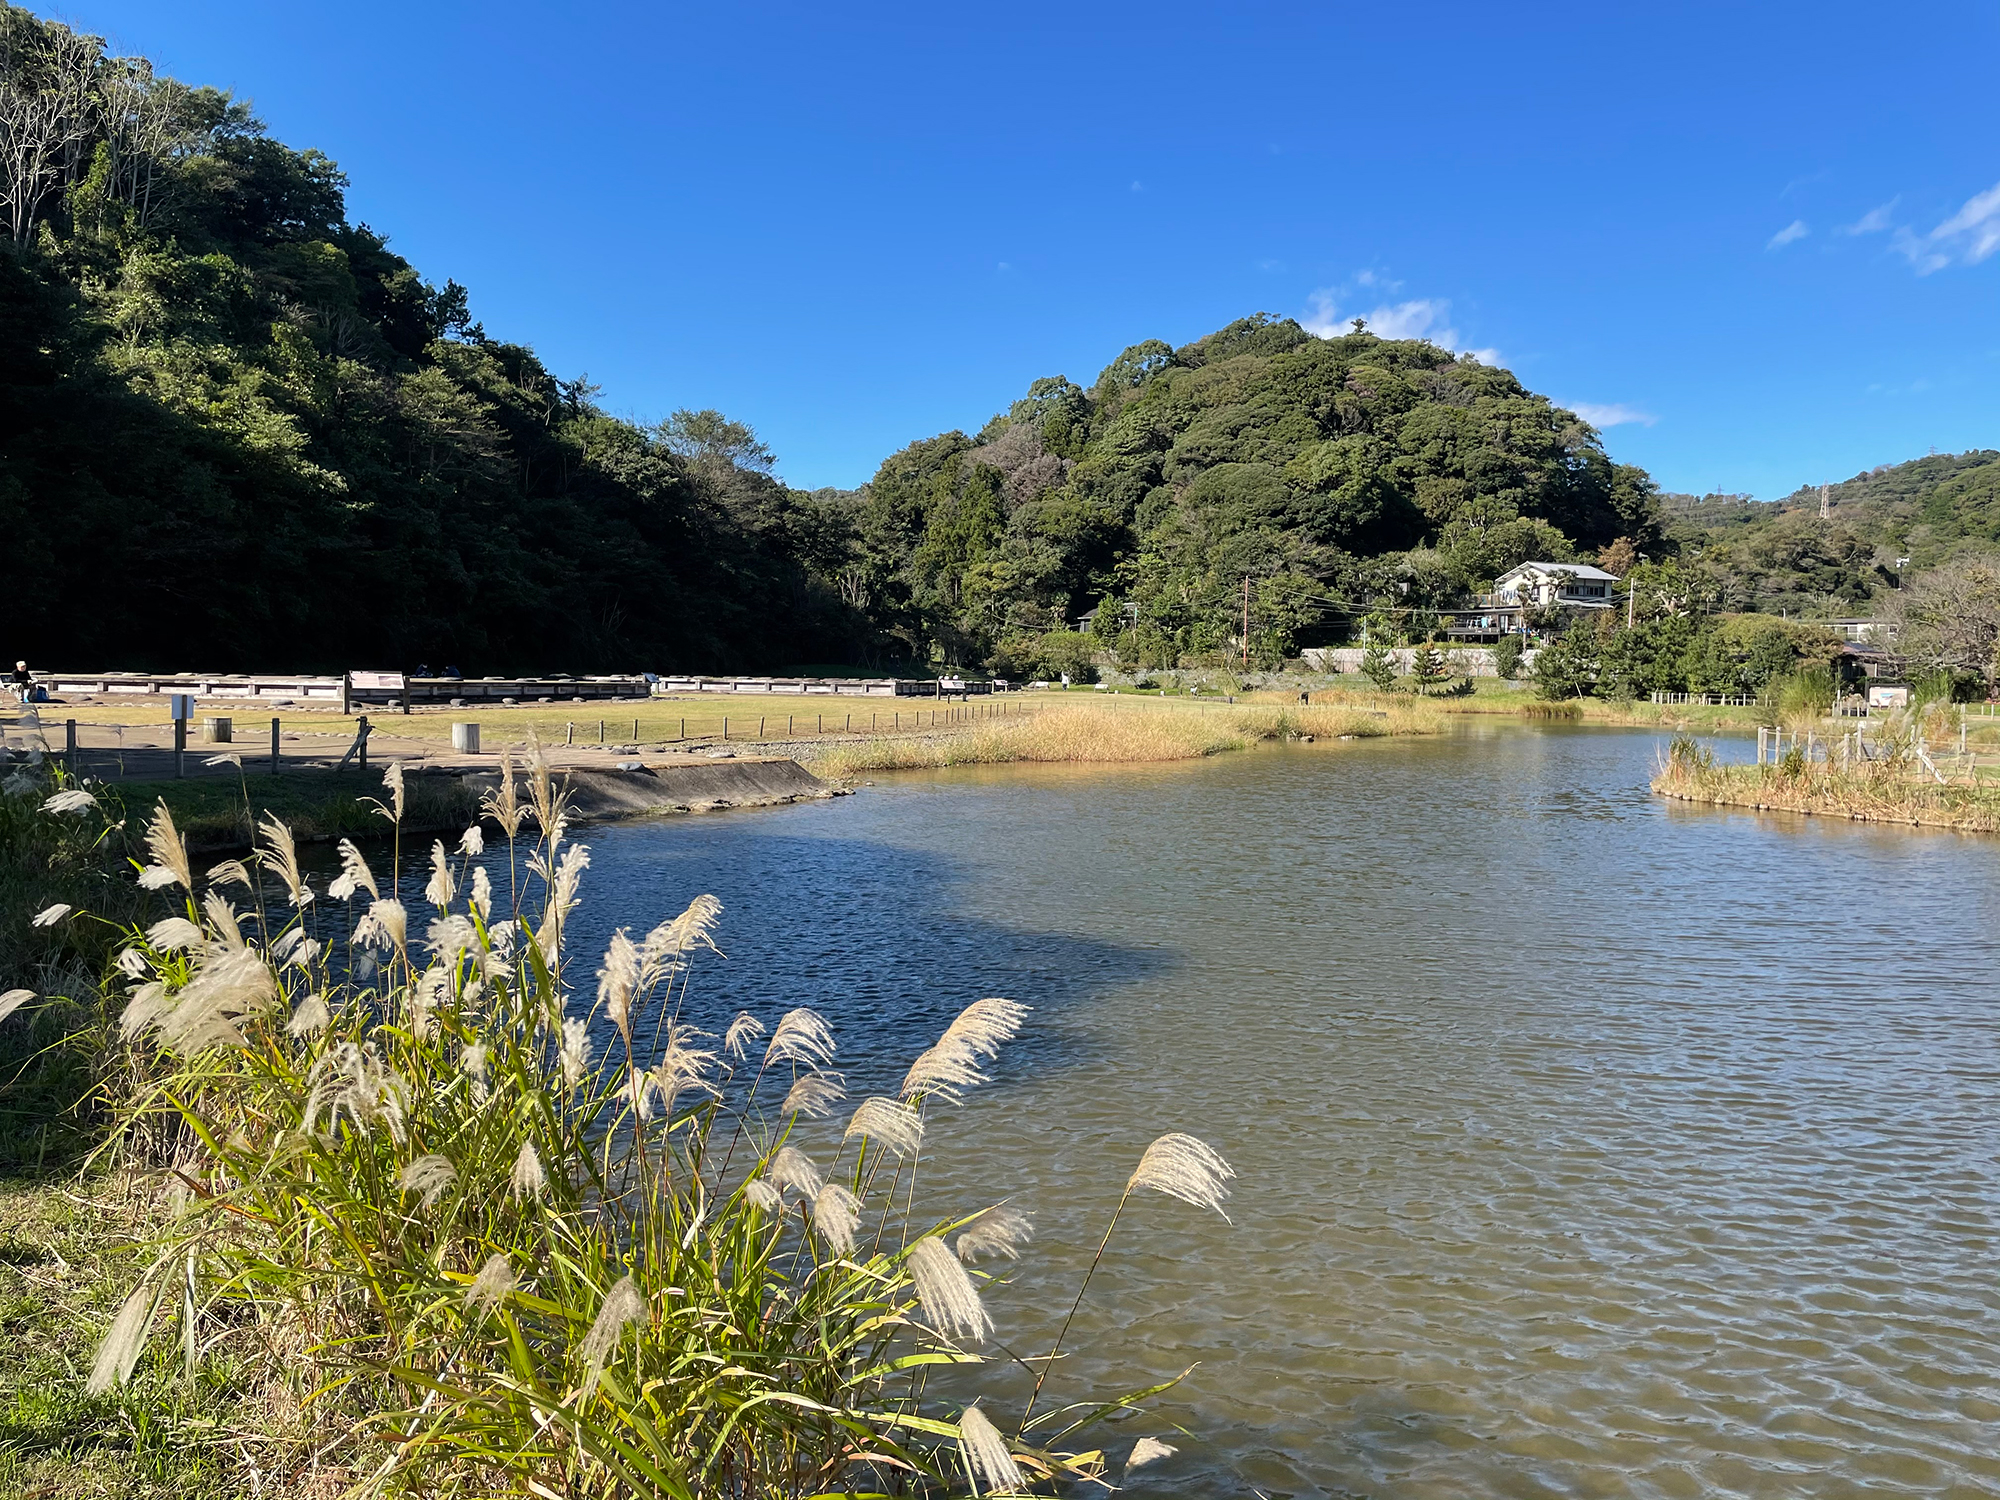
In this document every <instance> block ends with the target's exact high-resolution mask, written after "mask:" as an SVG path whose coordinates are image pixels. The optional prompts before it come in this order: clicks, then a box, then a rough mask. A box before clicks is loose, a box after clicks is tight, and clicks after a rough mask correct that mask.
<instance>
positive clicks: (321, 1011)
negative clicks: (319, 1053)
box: [285, 991, 333, 1037]
mask: <svg viewBox="0 0 2000 1500" xmlns="http://www.w3.org/2000/svg"><path fill="white" fill-rule="evenodd" d="M332 1019H333V1017H332V1016H331V1015H330V1014H329V1013H328V1012H327V1008H326V996H324V995H322V994H320V993H319V992H318V991H314V992H313V993H312V994H310V995H307V996H306V997H305V999H303V1000H301V1001H300V1002H299V1003H298V1004H297V1005H296V1006H295V1007H294V1008H293V1010H292V1018H291V1019H290V1020H289V1021H287V1022H285V1035H286V1036H290V1037H302V1036H317V1035H318V1034H319V1033H320V1032H322V1031H324V1030H326V1027H327V1022H329V1021H331V1020H332Z"/></svg>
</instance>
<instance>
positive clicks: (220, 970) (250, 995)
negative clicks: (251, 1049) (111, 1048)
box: [123, 948, 278, 1055]
mask: <svg viewBox="0 0 2000 1500" xmlns="http://www.w3.org/2000/svg"><path fill="white" fill-rule="evenodd" d="M153 988H154V986H152V985H146V986H143V987H142V988H141V990H140V995H144V994H145V993H146V991H149V990H152V989H153ZM140 995H135V996H134V997H133V1004H131V1005H128V1006H127V1007H126V1011H125V1018H124V1023H123V1024H125V1025H126V1026H127V1027H128V1030H127V1032H126V1034H127V1035H128V1036H130V1035H134V1034H136V1030H137V1029H139V1028H142V1027H143V1026H145V1025H147V1024H150V1025H151V1026H152V1028H153V1029H154V1031H155V1032H157V1033H158V1035H159V1038H160V1041H161V1043H162V1044H163V1045H165V1046H167V1047H169V1048H171V1049H172V1050H173V1051H176V1052H179V1053H182V1054H183V1055H192V1054H194V1053H196V1052H202V1051H205V1050H206V1049H208V1048H210V1047H241V1046H244V1045H245V1044H246V1043H247V1041H248V1039H247V1038H246V1037H245V1036H244V1034H243V1022H245V1021H247V1020H249V1019H250V1018H252V1017H253V1016H256V1015H259V1014H261V1013H262V1012H263V1011H265V1010H266V1009H268V1008H269V1007H270V1005H271V1003H272V1002H273V1001H275V1000H276V999H277V998H278V981H277V977H276V976H275V975H274V974H272V972H271V969H270V966H269V965H268V964H266V963H265V962H264V957H263V955H262V954H260V953H257V952H255V951H254V950H252V949H248V948H243V949H238V950H236V951H234V952H230V953H225V954H224V955H223V956H221V957H220V958H215V959H211V960H209V961H208V962H207V963H205V964H203V965H202V966H201V968H200V969H199V970H198V971H196V973H195V976H194V978H193V979H191V980H189V981H188V982H187V983H186V984H185V985H183V986H182V987H181V991H180V993H179V994H178V995H175V996H174V997H173V999H172V1002H171V1003H166V1002H165V998H164V996H163V995H162V996H159V997H156V998H155V1000H154V1003H153V1004H152V1005H151V1006H149V1007H146V1008H144V1009H141V1010H140V1012H139V1016H140V1019H139V1022H138V1023H137V1025H136V1026H135V1025H134V1023H133V1021H132V1016H133V1009H134V1005H136V1004H137V1002H138V1000H139V998H140Z"/></svg>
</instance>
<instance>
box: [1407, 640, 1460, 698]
mask: <svg viewBox="0 0 2000 1500" xmlns="http://www.w3.org/2000/svg"><path fill="white" fill-rule="evenodd" d="M1450 676H1451V669H1450V668H1449V667H1448V666H1446V665H1445V660H1444V653H1443V652H1442V651H1440V650H1438V648H1437V642H1436V641H1425V642H1424V643H1423V645H1421V646H1419V647H1417V649H1416V650H1415V651H1413V652H1411V653H1410V677H1411V678H1412V680H1413V681H1414V682H1415V684H1416V689H1417V691H1418V692H1419V693H1423V694H1429V693H1431V692H1433V691H1434V690H1436V689H1437V688H1439V687H1442V686H1443V685H1444V683H1445V680H1446V679H1447V678H1449V677H1450Z"/></svg>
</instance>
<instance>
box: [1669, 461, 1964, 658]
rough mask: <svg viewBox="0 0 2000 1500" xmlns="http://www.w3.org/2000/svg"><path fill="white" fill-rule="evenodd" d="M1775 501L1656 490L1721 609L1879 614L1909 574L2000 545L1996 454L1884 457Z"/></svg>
mask: <svg viewBox="0 0 2000 1500" xmlns="http://www.w3.org/2000/svg"><path fill="white" fill-rule="evenodd" d="M1826 488H1827V500H1828V502H1829V505H1828V514H1827V515H1826V516H1825V517H1824V518H1822V517H1821V515H1820V487H1819V486H1818V485H1816V484H1808V485H1801V486H1800V487H1799V488H1798V489H1797V490H1796V491H1794V492H1793V493H1792V494H1790V495H1787V496H1786V497H1785V498H1784V499H1782V500H1771V501H1752V500H1750V499H1749V498H1748V497H1747V496H1738V495H1704V496H1699V497H1697V496H1694V495H1667V496H1663V497H1662V499H1663V502H1664V510H1665V514H1666V531H1667V538H1668V541H1669V542H1670V543H1671V544H1672V545H1673V546H1674V547H1675V548H1677V549H1678V550H1679V552H1680V553H1681V556H1682V558H1683V560H1684V561H1685V562H1686V563H1687V564H1688V566H1689V567H1691V568H1692V570H1693V571H1694V572H1695V573H1696V574H1697V575H1698V576H1700V577H1702V578H1704V579H1706V580H1707V583H1708V590H1707V592H1708V597H1709V598H1710V599H1711V601H1712V602H1713V603H1714V604H1715V606H1716V607H1718V608H1721V609H1726V610H1746V609H1755V610H1760V611H1762V612H1764V613H1767V614H1778V613H1780V612H1783V613H1786V614H1791V615H1803V616H1806V617H1808V618H1826V617H1829V616H1838V615H1847V614H1865V613H1875V612H1877V611H1878V610H1879V608H1880V606H1881V601H1882V596H1883V594H1884V592H1885V591H1887V590H1890V589H1892V588H1893V587H1894V585H1895V584H1896V582H1897V581H1898V580H1900V579H1901V578H1903V577H1905V576H1907V575H1914V574H1918V573H1923V572H1926V571H1928V570H1930V569H1932V568H1935V567H1937V566H1939V565H1940V564H1943V563H1946V562H1949V561H1951V560H1952V559H1953V558H1956V557H1960V556H1963V555H1965V554H1969V553H1982V552H1983V553H1988V554H1990V553H1993V552H1994V551H1996V550H2000V452H1994V451H1993V450H1991V449H1975V450H1973V451H1971V452H1967V453H1956V454H1947V453H1934V454H1931V455H1929V456H1927V457H1924V458H1918V459H1912V460H1910V461H1909V462H1907V463H1900V464H1883V465H1880V466H1879V467H1877V468H1874V469H1871V470H1869V471H1868V472H1867V473H1865V474H1857V475H1855V476H1854V477H1853V478H1852V479H1847V480H1843V481H1841V482H1839V483H1837V484H1829V485H1828V486H1827V487H1826Z"/></svg>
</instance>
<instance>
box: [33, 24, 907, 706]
mask: <svg viewBox="0 0 2000 1500" xmlns="http://www.w3.org/2000/svg"><path fill="white" fill-rule="evenodd" d="M65 91H67V92H65ZM51 97H55V98H57V99H58V100H59V101H60V100H63V99H67V100H68V101H69V103H67V104H66V105H64V106H63V108H62V109H57V110H55V111H54V112H53V113H51V111H50V110H48V109H42V110H40V112H36V111H35V110H27V111H26V112H25V114H23V112H22V111H21V110H17V109H15V106H17V105H22V104H24V102H25V103H26V104H46V103H47V102H48V100H49V99H50V98H51ZM0 109H7V110H13V111H14V114H12V115H10V116H9V118H16V117H22V118H28V119H30V121H31V123H32V122H35V121H39V122H40V124H39V125H38V126H37V128H42V129H44V131H45V134H46V135H47V136H48V140H47V141H46V142H44V145H45V146H46V149H43V150H41V151H40V152H39V154H36V153H29V154H27V155H25V156H24V155H22V153H20V152H12V153H10V154H8V156H7V157H6V160H5V161H4V162H0V189H4V192H5V198H6V204H7V206H8V207H9V209H10V210H11V211H14V218H13V219H12V220H11V221H10V222H11V228H12V231H13V232H12V235H11V239H10V240H0V244H7V245H9V246H10V249H11V253H4V254H0V535H4V536H5V538H6V545H7V550H8V555H9V560H10V562H11V564H12V567H11V569H10V573H11V580H10V581H11V585H12V587H11V590H10V599H9V610H8V617H9V624H10V625H11V627H12V629H11V630H10V631H9V644H10V649H11V650H12V651H13V652H14V653H16V654H26V655H29V656H31V657H33V658H35V659H37V660H39V661H41V662H43V663H72V662H74V663H84V662H89V663H93V664H95V663H103V664H109V665H118V666H131V667H154V668H162V669H172V670H178V669H206V670H214V669H226V668H240V669H256V668H278V669H282V668H293V669H295V668H298V667H302V666H308V665H313V666H322V667H340V666H348V665H358V664H369V663H373V664H383V665H389V664H398V663H400V664H405V665H413V664H415V663H417V662H419V661H426V662H429V663H431V664H433V665H435V666H442V665H444V664H445V663H447V662H449V663H452V664H456V665H461V666H462V667H463V668H464V669H465V670H467V671H477V670H494V671H517V670H533V669H540V670H567V671H591V670H606V669H624V670H631V669H634V668H637V667H640V666H656V667H661V668H666V667H673V666H688V667H709V668H722V667H734V668H738V669H750V668H754V667H756V666H759V665H764V666H768V665H769V664H771V663H772V662H774V661H786V660H798V659H800V658H802V657H806V656H813V655H824V653H827V652H828V651H834V652H840V651H844V650H846V649H847V648H848V646H849V645H850V644H851V643H855V642H864V641H866V640H867V639H868V638H869V636H870V629H869V626H868V622H867V620H866V619H865V617H864V616H863V615H862V613H861V612H860V611H859V610H858V609H856V608H855V607H853V606H852V605H850V604H848V603H846V602H844V601H843V600H842V598H841V597H840V593H839V589H838V584H837V578H836V575H837V572H838V563H839V561H840V560H842V559H845V557H846V556H847V554H848V552H849V550H850V548H849V543H848V541H847V538H846V533H845V527H846V526H847V524H848V522H847V517H846V515H845V513H844V512H843V511H842V510H841V509H840V508H839V507H838V506H837V505H834V504H831V503H829V501H828V500H827V498H826V497H824V496H818V497H816V496H812V495H806V494H801V493H800V492H797V491H793V490H788V489H787V488H785V487H784V486H783V485H782V484H780V483H778V482H777V481H776V480H774V479H772V478H771V477H770V473H769V470H770V467H771V462H770V455H769V454H768V453H767V452H765V450H764V449H763V448H762V446H761V445H760V444H759V443H758V442H757V441H756V437H755V434H754V433H751V432H750V431H749V429H747V428H745V427H743V426H742V425H741V424H738V423H731V422H729V421H727V420H726V419H724V418H722V417H720V416H719V415H718V414H716V413H714V412H680V413H676V414H675V415H674V416H673V417H672V418H670V419H669V420H668V421H667V422H665V423H663V424H661V425H660V426H659V427H658V428H652V429H648V428H642V427H638V426H634V425H633V424H631V423H627V422H622V421H618V420H614V419H613V418H611V417H609V416H607V415H606V414H605V413H604V412H603V411H602V410H601V409H600V408H599V407H598V406H597V405H596V404H595V402H594V400H593V395H594V392H593V390H592V388H591V387H589V386H588V385H587V384H585V383H584V382H582V381H580V380H579V381H568V382H566V381H563V380H560V379H558V378H556V377H555V376H554V375H552V374H551V373H550V372H549V371H548V370H547V369H545V368H544V367H543V366H542V364H541V362H540V361H539V360H537V359H536V358H535V356H534V354H533V353H532V352H531V351H529V350H527V349H525V348H522V347H520V346H519V345H514V344H507V343H503V342H499V341H496V340H494V339H491V338H489V337H488V336H487V335H486V333H485V331H484V330H483V329H482V328H480V327H479V326H478V325H477V324H474V323H472V322H471V321H470V319H469V316H468V311H467V296H466V293H465V291H464V289H463V288H461V287H458V286H456V285H454V284H447V285H446V286H445V287H444V288H443V289H441V290H440V289H438V288H436V287H433V286H431V285H428V284H427V283H425V282H424V281H423V279H422V278H421V277H420V276H419V275H418V274H417V272H416V271H415V270H414V269H413V268H412V267H411V266H410V265H409V264H408V263H406V262H405V261H403V260H402V259H401V258H400V257H398V256H397V255H395V254H394V253H392V252H391V251H390V250H389V249H388V246H387V242H386V240H385V239H384V238H383V237H382V236H381V235H379V234H376V233H375V232H373V231H371V230H369V229H368V228H366V227H365V226H359V225H354V224H351V223H350V222H349V221H348V219H347V216H346V210H345V204H344V198H343V192H344V189H345V187H346V179H345V178H344V177H343V176H342V175H341V173H340V171H339V169H338V168H337V167H336V166H335V165H334V163H333V162H331V161H329V160H328V159H327V158H325V157H324V156H322V155H320V154H319V153H318V152H314V151H295V150H292V149H291V148H289V147H287V146H284V145H282V144H280V143H279V142H277V141H274V140H272V139H270V138H269V136H267V135H266V134H265V133H264V131H263V128H262V127H261V126H260V125H259V124H258V122H257V121H256V120H255V119H254V118H253V117H252V116H251V114H250V113H249V111H248V110H247V109H246V108H244V107H243V106H242V105H241V104H239V103H237V102H235V101H232V100H231V99H229V98H228V97H227V96H226V95H223V94H220V93H217V92H216V91H214V90H206V89H191V88H187V87H184V86H182V85H180V84H178V83H175V82H173V81H172V80H167V79H161V78H158V77H156V76H155V75H154V73H153V71H152V69H151V68H150V66H148V65H147V64H146V63H144V62H143V61H142V60H138V59H109V58H106V57H105V56H104V55H103V52H102V48H101V46H100V45H99V44H98V43H97V42H96V41H95V40H94V39H89V38H80V37H77V36H76V35H74V34H73V33H71V32H69V31H67V30H65V29H64V28H62V27H60V26H53V25H43V24H41V23H38V22H36V21H35V20H34V19H33V18H32V17H30V16H29V15H28V14H27V13H26V12H25V11H22V10H19V9H15V8H12V7H7V6H4V5H0ZM64 110H67V113H64ZM18 136H19V132H18V131H16V132H15V134H14V136H12V137H10V140H11V141H14V142H15V143H17V144H18Z"/></svg>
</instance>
